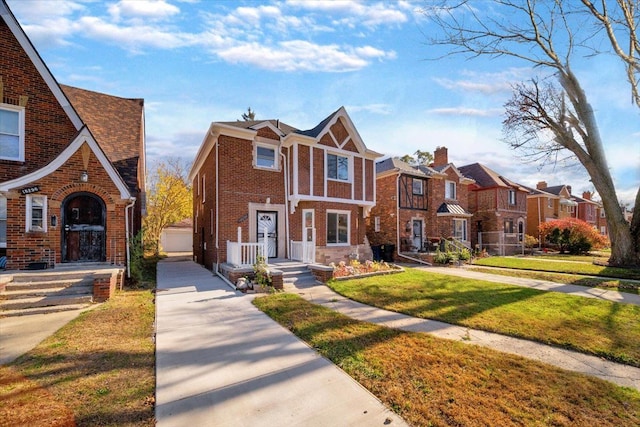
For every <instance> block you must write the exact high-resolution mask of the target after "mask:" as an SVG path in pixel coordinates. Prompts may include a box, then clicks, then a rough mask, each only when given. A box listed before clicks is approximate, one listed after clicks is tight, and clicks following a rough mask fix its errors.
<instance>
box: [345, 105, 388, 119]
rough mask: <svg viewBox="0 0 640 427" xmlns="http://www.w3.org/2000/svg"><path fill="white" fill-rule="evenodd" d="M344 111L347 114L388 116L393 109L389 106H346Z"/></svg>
mask: <svg viewBox="0 0 640 427" xmlns="http://www.w3.org/2000/svg"><path fill="white" fill-rule="evenodd" d="M345 109H346V110H347V112H349V114H351V113H360V112H367V113H372V114H380V115H383V116H388V115H389V114H391V113H392V112H393V107H392V106H391V105H389V104H368V105H349V106H346V107H345Z"/></svg>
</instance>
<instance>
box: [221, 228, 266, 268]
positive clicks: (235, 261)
mask: <svg viewBox="0 0 640 427" xmlns="http://www.w3.org/2000/svg"><path fill="white" fill-rule="evenodd" d="M264 236H265V237H264V241H262V242H258V243H249V242H247V243H243V242H242V227H238V241H237V242H232V241H230V240H227V262H228V263H229V264H232V265H236V266H238V267H251V266H253V265H254V264H256V262H257V261H258V258H259V257H262V258H263V260H264V262H265V263H268V262H269V259H268V254H269V252H268V249H267V248H268V241H267V233H266V230H265V233H264Z"/></svg>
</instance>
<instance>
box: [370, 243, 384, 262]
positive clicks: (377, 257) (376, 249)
mask: <svg viewBox="0 0 640 427" xmlns="http://www.w3.org/2000/svg"><path fill="white" fill-rule="evenodd" d="M371 251H372V252H373V260H374V261H382V245H373V246H371Z"/></svg>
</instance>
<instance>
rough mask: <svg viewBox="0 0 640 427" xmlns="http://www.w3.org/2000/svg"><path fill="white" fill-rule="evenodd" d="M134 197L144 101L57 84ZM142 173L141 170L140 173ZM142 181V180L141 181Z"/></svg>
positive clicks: (140, 154)
mask: <svg viewBox="0 0 640 427" xmlns="http://www.w3.org/2000/svg"><path fill="white" fill-rule="evenodd" d="M60 87H61V88H62V90H63V92H64V94H65V95H66V96H67V98H69V101H70V102H71V105H73V108H74V109H75V110H76V111H77V112H78V114H79V115H80V117H81V119H82V121H83V122H84V123H85V124H86V125H87V127H88V128H89V130H90V131H91V133H92V134H93V136H94V137H95V139H96V141H97V142H98V145H100V148H102V150H103V151H104V153H105V154H106V156H107V158H108V159H109V160H110V161H111V163H113V165H114V166H115V168H116V169H117V170H118V173H119V174H120V176H121V177H122V179H123V180H124V181H125V182H126V184H127V186H128V187H129V189H130V190H131V191H132V193H133V194H135V193H136V191H137V190H138V189H139V183H138V168H139V167H143V165H142V164H140V163H141V161H142V159H143V156H144V135H143V129H144V126H143V122H142V121H143V111H144V100H143V99H139V98H120V97H117V96H113V95H107V94H104V93H99V92H93V91H89V90H85V89H79V88H76V87H72V86H66V85H60ZM140 172H141V173H143V172H144V171H140ZM142 182H144V180H142Z"/></svg>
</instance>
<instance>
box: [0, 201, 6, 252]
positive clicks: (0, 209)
mask: <svg viewBox="0 0 640 427" xmlns="http://www.w3.org/2000/svg"><path fill="white" fill-rule="evenodd" d="M6 247H7V199H6V197H2V196H0V248H6Z"/></svg>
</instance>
